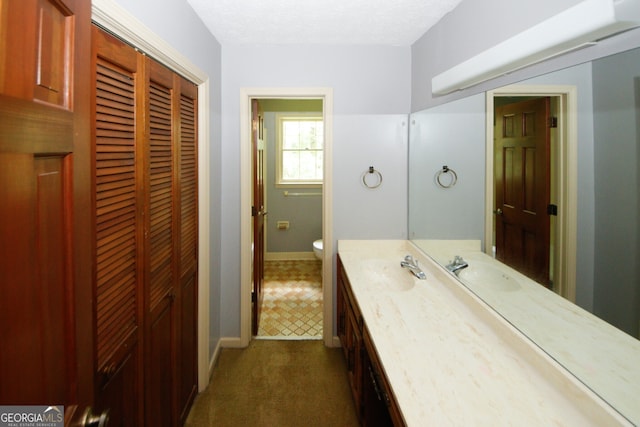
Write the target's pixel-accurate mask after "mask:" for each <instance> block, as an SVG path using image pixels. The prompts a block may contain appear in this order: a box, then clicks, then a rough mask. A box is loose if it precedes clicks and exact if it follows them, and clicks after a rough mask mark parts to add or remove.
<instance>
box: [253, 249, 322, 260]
mask: <svg viewBox="0 0 640 427" xmlns="http://www.w3.org/2000/svg"><path fill="white" fill-rule="evenodd" d="M264 259H265V261H293V260H296V261H297V260H312V259H316V256H315V255H314V254H313V251H311V252H266V253H265V254H264Z"/></svg>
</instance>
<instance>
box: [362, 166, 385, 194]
mask: <svg viewBox="0 0 640 427" xmlns="http://www.w3.org/2000/svg"><path fill="white" fill-rule="evenodd" d="M362 184H363V185H364V186H365V187H367V188H369V189H374V188H378V187H380V184H382V174H381V173H380V171H377V170H375V169H374V168H373V166H369V169H368V170H366V171H364V172H363V173H362Z"/></svg>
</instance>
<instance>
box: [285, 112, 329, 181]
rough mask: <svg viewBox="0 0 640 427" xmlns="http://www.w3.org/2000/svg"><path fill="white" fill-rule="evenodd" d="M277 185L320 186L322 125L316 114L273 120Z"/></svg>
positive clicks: (290, 115) (319, 117)
mask: <svg viewBox="0 0 640 427" xmlns="http://www.w3.org/2000/svg"><path fill="white" fill-rule="evenodd" d="M276 123H277V143H278V150H277V155H276V164H277V170H278V181H277V185H278V186H287V185H305V186H315V185H320V184H322V163H323V148H324V123H323V121H322V116H321V115H319V114H318V113H315V114H313V115H306V114H296V115H293V114H280V115H278V116H277V117H276Z"/></svg>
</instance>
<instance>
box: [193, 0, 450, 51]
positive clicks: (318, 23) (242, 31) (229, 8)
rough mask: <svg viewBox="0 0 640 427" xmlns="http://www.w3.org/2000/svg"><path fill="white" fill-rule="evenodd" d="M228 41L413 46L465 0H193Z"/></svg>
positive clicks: (218, 35)
mask: <svg viewBox="0 0 640 427" xmlns="http://www.w3.org/2000/svg"><path fill="white" fill-rule="evenodd" d="M187 1H188V2H189V3H190V4H191V6H192V7H193V9H194V10H195V11H196V13H198V15H199V16H200V17H201V18H202V20H203V21H204V23H205V24H206V25H207V27H208V28H209V30H210V31H211V33H212V34H213V35H214V36H215V37H216V38H217V39H218V41H219V42H220V43H222V44H227V43H230V44H303V43H304V44H309V43H311V44H350V45H355V44H357V45H391V46H408V45H411V44H412V43H413V42H415V41H416V40H417V39H418V38H420V36H422V35H423V34H424V33H425V32H426V31H427V30H428V29H429V28H430V27H431V26H433V25H434V24H435V23H436V22H438V21H439V20H440V18H442V17H443V16H444V15H445V14H447V13H448V12H450V11H451V10H452V9H453V8H455V7H456V6H457V5H458V3H460V2H461V1H462V0H187Z"/></svg>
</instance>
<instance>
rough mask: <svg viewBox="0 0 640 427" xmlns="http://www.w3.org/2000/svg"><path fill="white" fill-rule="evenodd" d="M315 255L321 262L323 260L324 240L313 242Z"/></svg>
mask: <svg viewBox="0 0 640 427" xmlns="http://www.w3.org/2000/svg"><path fill="white" fill-rule="evenodd" d="M313 254H314V255H315V256H316V258H318V259H319V260H322V239H319V240H316V241H314V242H313Z"/></svg>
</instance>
